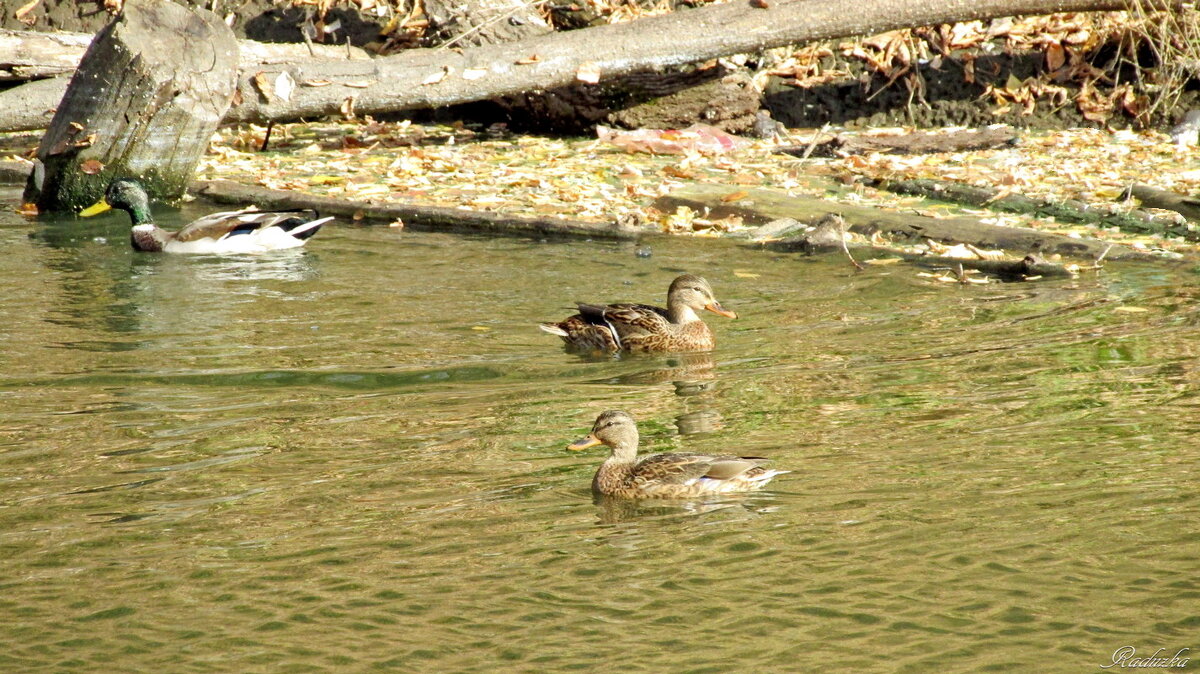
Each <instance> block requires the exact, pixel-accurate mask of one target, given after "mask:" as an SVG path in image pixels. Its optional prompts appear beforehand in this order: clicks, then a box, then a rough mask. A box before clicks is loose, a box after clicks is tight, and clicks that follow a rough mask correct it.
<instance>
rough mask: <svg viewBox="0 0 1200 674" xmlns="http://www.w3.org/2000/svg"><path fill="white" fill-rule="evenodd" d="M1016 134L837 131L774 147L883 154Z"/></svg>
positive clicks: (1004, 139)
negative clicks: (825, 137)
mask: <svg viewBox="0 0 1200 674" xmlns="http://www.w3.org/2000/svg"><path fill="white" fill-rule="evenodd" d="M1017 140H1018V136H1017V134H1015V133H1013V131H1012V129H1009V128H1007V127H1004V128H994V129H962V130H958V131H911V132H909V133H895V134H878V135H864V134H840V133H839V134H836V135H834V136H830V137H829V138H827V139H824V140H820V139H818V140H817V142H815V143H809V144H807V145H789V146H786V147H780V148H776V149H775V151H776V152H779V153H782V154H790V155H793V156H796V157H810V156H811V157H836V156H839V155H849V154H867V153H869V152H880V153H885V154H932V153H935V152H976V151H979V150H993V149H995V148H998V147H1007V146H1011V145H1014V144H1016V142H1017Z"/></svg>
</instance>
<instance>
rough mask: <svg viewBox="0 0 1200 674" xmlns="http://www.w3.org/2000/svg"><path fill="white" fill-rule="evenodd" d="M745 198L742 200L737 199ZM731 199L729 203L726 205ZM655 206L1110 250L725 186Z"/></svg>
mask: <svg viewBox="0 0 1200 674" xmlns="http://www.w3.org/2000/svg"><path fill="white" fill-rule="evenodd" d="M743 193H744V195H745V196H739V194H743ZM731 197H732V198H733V200H731V201H726V199H730V198H731ZM654 206H655V207H656V208H658V209H659V210H662V211H666V212H672V211H674V210H675V209H676V208H678V207H679V206H687V207H688V208H691V209H692V210H695V211H701V212H706V213H707V217H710V218H724V217H729V216H740V217H741V218H743V220H744V221H746V222H748V223H767V222H771V221H773V220H777V219H780V218H794V219H796V220H798V221H800V222H815V221H817V220H818V219H819V218H821V217H822V216H824V215H826V214H828V213H831V212H832V213H837V214H839V215H841V216H842V217H843V218H845V220H846V222H847V223H848V226H849V229H850V231H852V232H855V233H857V234H862V235H864V236H871V235H872V234H875V233H881V234H883V235H885V236H891V237H895V238H898V239H902V240H924V239H933V240H935V241H940V242H947V243H969V244H971V245H973V246H978V247H980V248H1001V249H1004V250H1007V251H1011V252H1017V253H1021V254H1028V253H1038V254H1040V255H1055V254H1058V255H1069V256H1074V257H1082V258H1090V259H1097V258H1099V257H1100V256H1101V255H1103V254H1104V252H1105V251H1106V250H1108V249H1109V247H1110V246H1109V244H1107V243H1105V242H1103V241H1097V240H1095V239H1076V238H1072V237H1069V236H1064V235H1062V234H1052V233H1049V232H1040V231H1038V230H1035V229H1029V228H1026V227H1001V226H999V225H989V224H986V223H983V222H980V221H979V220H977V219H975V218H968V217H954V218H931V217H928V216H923V215H917V214H914V213H897V212H891V211H884V210H880V209H877V208H868V207H866V206H857V205H853V204H842V203H835V202H832V201H830V200H829V199H826V198H819V197H796V196H789V195H787V194H785V193H783V192H779V191H775V190H766V189H745V188H742V187H732V186H723V185H707V184H692V185H687V186H685V187H683V188H680V189H678V190H675V191H674V192H672V193H670V194H668V195H666V196H662V197H659V198H658V199H657V200H655V202H654ZM1107 257H1108V259H1122V258H1142V257H1145V254H1143V253H1138V252H1136V251H1133V250H1130V249H1128V248H1125V247H1123V246H1117V247H1113V248H1112V251H1111V252H1109V253H1108V255H1107Z"/></svg>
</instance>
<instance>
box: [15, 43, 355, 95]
mask: <svg viewBox="0 0 1200 674" xmlns="http://www.w3.org/2000/svg"><path fill="white" fill-rule="evenodd" d="M94 37H95V36H94V35H90V34H88V33H36V32H33V31H18V30H7V29H0V82H4V81H16V82H21V81H25V80H37V79H44V78H47V77H59V76H62V75H70V74H72V73H73V72H75V68H77V67H79V61H80V59H82V58H83V53H84V52H86V51H87V48H88V45H90V44H91V43H92V39H93V38H94ZM367 58H370V56H369V55H368V54H367V52H365V51H363V50H362V49H360V48H358V47H351V46H348V45H325V44H285V43H271V42H256V41H254V40H238V64H239V67H241V68H242V69H243V70H249V69H252V68H257V67H258V66H260V65H263V64H269V63H295V62H296V61H308V60H318V61H319V60H332V61H344V60H348V59H367ZM63 87H64V91H65V87H66V84H65V83H64V84H63ZM61 97H62V96H61V94H60V96H59V98H61Z"/></svg>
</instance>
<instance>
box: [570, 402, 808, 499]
mask: <svg viewBox="0 0 1200 674" xmlns="http://www.w3.org/2000/svg"><path fill="white" fill-rule="evenodd" d="M599 444H604V445H608V446H609V447H611V448H612V453H611V454H610V455H609V457H608V459H606V460H605V461H604V463H602V464H600V469H599V470H597V471H596V477H595V478H594V479H593V480H592V491H594V492H596V493H598V494H604V495H607V496H619V497H623V498H695V497H698V496H709V495H713V494H728V493H732V492H744V491H754V490H756V489H762V488H763V487H764V486H766V484H767V483H768V482H770V481H771V479H772V478H774V477H775V476H776V475H782V474H783V473H788V472H791V471H787V470H774V469H767V468H763V467H762V465H761V464H762V462H763V461H766V459H764V458H762V457H757V456H710V455H708V454H684V453H671V454H651V455H650V456H647V457H645V458H643V459H642V460H641V461H638V460H637V449H638V430H637V424H636V423H634V421H633V417H631V416H629V415H628V414H626V413H625V412H620V411H617V410H610V411H608V412H605V413H603V414H601V415H600V416H599V417H597V418H596V423H595V425H593V426H592V432H591V433H588V435H587V436H586V437H584V438H582V439H580V440H578V441H576V442H573V443H571V444H570V445H567V449H570V450H574V451H578V450H581V449H587V448H588V447H594V446H596V445H599Z"/></svg>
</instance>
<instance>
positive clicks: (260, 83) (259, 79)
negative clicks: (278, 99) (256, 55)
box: [250, 70, 274, 105]
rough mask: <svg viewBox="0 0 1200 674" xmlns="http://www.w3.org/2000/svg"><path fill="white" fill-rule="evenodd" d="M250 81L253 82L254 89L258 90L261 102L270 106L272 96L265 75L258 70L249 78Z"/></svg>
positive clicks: (269, 84)
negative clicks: (261, 98)
mask: <svg viewBox="0 0 1200 674" xmlns="http://www.w3.org/2000/svg"><path fill="white" fill-rule="evenodd" d="M250 81H251V82H253V83H254V87H255V88H256V89H258V93H260V94H262V97H263V100H264V101H266V102H267V104H268V105H269V104H271V103H272V99H273V98H274V96H273V95H272V93H271V83H270V82H268V81H267V74H266V73H264V72H262V71H261V70H260V71H259V72H257V73H254V77H251V78H250Z"/></svg>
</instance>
